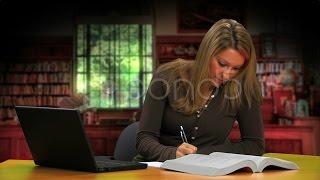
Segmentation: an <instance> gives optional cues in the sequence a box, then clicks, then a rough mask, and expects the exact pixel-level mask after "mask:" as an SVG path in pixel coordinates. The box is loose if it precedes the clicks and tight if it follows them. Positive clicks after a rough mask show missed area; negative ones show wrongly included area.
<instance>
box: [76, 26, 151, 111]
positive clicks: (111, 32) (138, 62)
mask: <svg viewBox="0 0 320 180" xmlns="http://www.w3.org/2000/svg"><path fill="white" fill-rule="evenodd" d="M76 28H77V46H76V47H77V51H76V63H75V65H76V92H77V93H83V94H86V95H87V96H88V98H89V105H90V107H99V108H109V109H124V108H125V109H127V108H139V107H141V106H142V103H143V99H144V95H145V92H146V91H147V87H148V85H149V82H150V80H151V77H152V71H153V56H152V26H151V24H79V25H77V27H76Z"/></svg>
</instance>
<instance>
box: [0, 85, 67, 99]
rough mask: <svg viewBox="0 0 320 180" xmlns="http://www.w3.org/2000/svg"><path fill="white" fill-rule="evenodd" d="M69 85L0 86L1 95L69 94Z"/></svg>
mask: <svg viewBox="0 0 320 180" xmlns="http://www.w3.org/2000/svg"><path fill="white" fill-rule="evenodd" d="M69 94H70V87H69V85H43V84H36V85H27V86H19V85H12V86H8V85H4V86H1V87H0V95H1V96H9V95H16V96H19V95H20V96H21V95H69Z"/></svg>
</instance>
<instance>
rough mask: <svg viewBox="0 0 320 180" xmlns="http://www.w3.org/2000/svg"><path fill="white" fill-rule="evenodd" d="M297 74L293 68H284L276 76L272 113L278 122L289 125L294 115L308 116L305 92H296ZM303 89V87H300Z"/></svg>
mask: <svg viewBox="0 0 320 180" xmlns="http://www.w3.org/2000/svg"><path fill="white" fill-rule="evenodd" d="M297 81H298V74H297V73H296V71H295V70H294V69H284V70H282V71H281V72H280V74H279V75H278V77H277V81H276V85H275V87H274V89H273V101H274V113H275V114H276V116H277V117H278V123H279V124H286V125H291V124H293V122H292V119H293V118H294V117H307V116H309V103H308V101H307V98H306V94H307V92H305V91H302V92H300V91H299V92H298V91H297V90H296V89H297ZM302 89H305V88H302Z"/></svg>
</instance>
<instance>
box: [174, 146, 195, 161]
mask: <svg viewBox="0 0 320 180" xmlns="http://www.w3.org/2000/svg"><path fill="white" fill-rule="evenodd" d="M197 149H198V148H197V147H195V146H194V145H192V144H189V143H186V142H184V143H182V144H181V145H180V146H178V148H177V151H176V158H179V157H182V156H185V155H187V154H194V153H196V152H197Z"/></svg>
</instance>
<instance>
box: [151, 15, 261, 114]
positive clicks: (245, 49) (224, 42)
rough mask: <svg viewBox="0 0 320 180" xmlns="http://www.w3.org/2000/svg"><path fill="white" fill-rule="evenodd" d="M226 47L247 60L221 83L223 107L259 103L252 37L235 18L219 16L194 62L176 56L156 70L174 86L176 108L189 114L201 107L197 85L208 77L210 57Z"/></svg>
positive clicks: (174, 106) (259, 93) (201, 99)
mask: <svg viewBox="0 0 320 180" xmlns="http://www.w3.org/2000/svg"><path fill="white" fill-rule="evenodd" d="M227 48H233V49H235V50H237V51H239V52H240V54H242V55H243V56H244V57H245V61H246V62H245V66H244V67H243V68H242V69H241V71H240V72H239V73H238V74H237V75H236V77H234V78H233V79H232V80H230V81H228V82H226V83H225V84H224V88H223V94H224V96H225V98H223V106H231V107H233V108H235V107H239V106H240V105H241V104H243V103H245V104H247V105H248V106H249V107H250V106H251V104H252V103H254V102H257V103H258V104H261V102H262V97H261V91H260V88H259V87H260V86H259V83H258V81H257V78H256V54H255V49H254V46H253V43H252V39H251V37H250V35H249V33H248V32H247V30H246V29H245V28H244V27H243V26H242V25H241V24H240V23H238V22H237V21H235V20H232V19H221V20H219V21H217V22H216V23H215V24H214V25H213V26H212V27H211V28H210V29H209V31H208V32H207V33H206V34H205V36H204V38H203V39H202V42H201V44H200V46H199V49H198V52H197V55H196V58H195V61H185V60H181V59H178V60H176V61H173V62H170V63H167V64H164V65H162V66H160V67H159V68H158V69H157V73H158V74H159V76H160V77H165V80H167V81H168V84H169V85H170V88H171V89H172V88H173V87H175V89H174V91H175V93H176V95H177V98H176V99H175V100H174V101H173V102H172V103H171V106H172V107H173V108H174V109H175V110H177V111H180V112H182V113H184V114H187V115H190V114H193V113H195V112H196V111H197V110H199V108H201V106H202V105H203V98H202V97H201V94H199V92H198V91H197V88H199V87H200V86H201V85H202V84H201V83H202V82H203V81H204V80H207V79H210V77H209V72H210V63H211V57H212V56H213V55H216V54H218V53H220V52H221V51H223V50H225V49H227ZM188 72H191V74H192V75H191V76H188V74H190V73H188ZM179 78H180V79H182V81H179V82H178V83H177V84H176V83H175V81H176V80H177V79H179ZM239 83H240V85H241V86H240V87H239ZM200 88H201V87H200ZM239 93H240V95H241V96H239ZM227 97H236V98H227ZM240 97H241V98H240ZM223 106H222V107H223Z"/></svg>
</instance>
